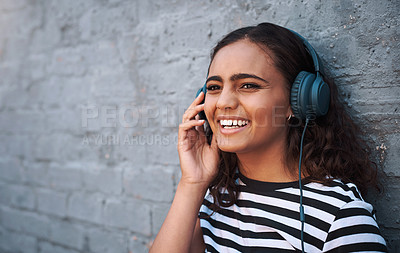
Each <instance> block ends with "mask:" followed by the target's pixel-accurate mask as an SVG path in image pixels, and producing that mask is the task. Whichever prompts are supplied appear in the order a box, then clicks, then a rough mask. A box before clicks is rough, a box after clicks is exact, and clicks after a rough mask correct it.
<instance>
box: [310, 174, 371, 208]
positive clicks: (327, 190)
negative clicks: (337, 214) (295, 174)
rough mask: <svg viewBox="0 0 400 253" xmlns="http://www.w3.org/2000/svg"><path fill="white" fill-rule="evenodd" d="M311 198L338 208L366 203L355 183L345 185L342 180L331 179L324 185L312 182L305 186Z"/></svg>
mask: <svg viewBox="0 0 400 253" xmlns="http://www.w3.org/2000/svg"><path fill="white" fill-rule="evenodd" d="M304 191H305V192H306V194H307V195H308V196H309V197H312V198H317V199H321V200H325V201H327V202H329V203H331V204H335V205H337V207H341V206H344V205H346V204H348V203H350V202H353V201H355V202H365V201H364V199H363V197H362V195H361V193H360V191H359V190H358V188H357V186H356V185H355V184H354V183H344V182H342V181H341V180H340V179H330V180H328V181H326V182H324V183H321V182H313V181H310V182H308V183H307V184H305V185H304Z"/></svg>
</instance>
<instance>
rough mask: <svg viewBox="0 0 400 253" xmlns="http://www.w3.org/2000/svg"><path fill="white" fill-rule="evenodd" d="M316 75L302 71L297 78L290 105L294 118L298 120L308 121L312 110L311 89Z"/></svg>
mask: <svg viewBox="0 0 400 253" xmlns="http://www.w3.org/2000/svg"><path fill="white" fill-rule="evenodd" d="M315 77H316V76H315V74H312V73H310V72H307V71H301V72H300V73H299V74H298V75H297V76H296V78H295V80H294V83H293V85H292V89H291V92H290V105H291V107H292V112H293V114H294V116H295V117H296V118H298V119H303V120H304V119H306V117H307V113H309V112H310V110H312V107H311V108H310V99H309V98H310V89H311V87H312V86H313V83H314V81H315Z"/></svg>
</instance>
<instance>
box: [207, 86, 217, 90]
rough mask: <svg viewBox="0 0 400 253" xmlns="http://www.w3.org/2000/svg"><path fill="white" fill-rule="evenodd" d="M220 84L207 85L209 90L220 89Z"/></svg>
mask: <svg viewBox="0 0 400 253" xmlns="http://www.w3.org/2000/svg"><path fill="white" fill-rule="evenodd" d="M219 89H220V87H219V85H210V86H208V87H207V91H213V90H219Z"/></svg>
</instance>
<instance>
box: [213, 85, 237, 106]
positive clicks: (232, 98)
mask: <svg viewBox="0 0 400 253" xmlns="http://www.w3.org/2000/svg"><path fill="white" fill-rule="evenodd" d="M216 106H217V108H218V109H221V110H225V109H235V108H236V107H237V106H238V98H237V95H236V93H235V91H233V90H232V89H227V88H224V89H222V92H221V93H220V95H219V97H218V101H217V104H216Z"/></svg>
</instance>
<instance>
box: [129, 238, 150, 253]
mask: <svg viewBox="0 0 400 253" xmlns="http://www.w3.org/2000/svg"><path fill="white" fill-rule="evenodd" d="M152 242H153V241H152V240H151V239H146V238H141V237H138V236H136V235H132V236H131V237H130V239H129V252H132V253H145V252H149V249H150V246H151V243H152Z"/></svg>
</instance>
